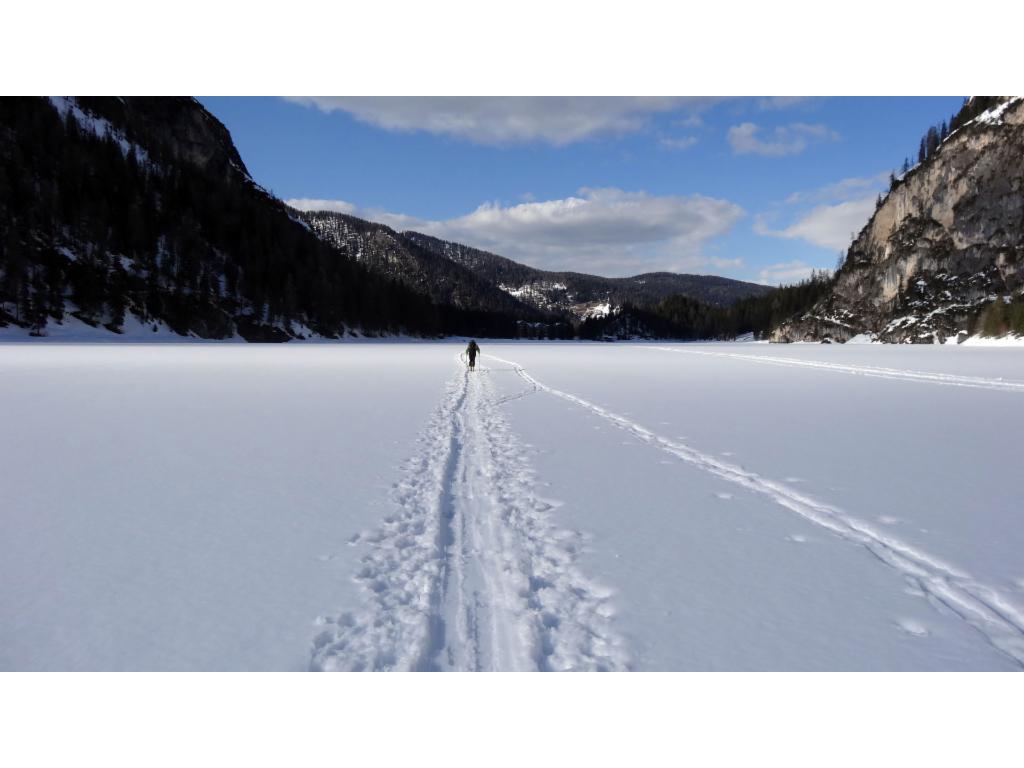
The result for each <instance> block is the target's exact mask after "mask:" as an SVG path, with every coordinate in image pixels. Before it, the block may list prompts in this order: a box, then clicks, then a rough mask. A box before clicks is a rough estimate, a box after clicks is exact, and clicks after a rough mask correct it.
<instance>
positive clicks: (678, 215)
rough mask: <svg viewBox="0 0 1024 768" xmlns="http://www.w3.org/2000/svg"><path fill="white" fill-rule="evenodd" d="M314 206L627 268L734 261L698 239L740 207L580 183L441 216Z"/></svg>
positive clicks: (513, 253)
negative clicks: (574, 189)
mask: <svg viewBox="0 0 1024 768" xmlns="http://www.w3.org/2000/svg"><path fill="white" fill-rule="evenodd" d="M287 202H288V204H289V205H293V206H295V207H298V208H303V209H304V210H313V209H315V208H316V207H317V206H313V207H310V205H309V203H310V202H311V201H309V200H289V201H287ZM312 202H317V203H321V202H324V201H312ZM319 207H321V208H325V209H327V210H343V211H344V212H345V213H352V214H353V215H356V216H361V217H363V218H368V219H371V220H373V221H378V222H380V223H383V224H387V225H388V226H392V227H395V228H396V229H414V230H416V231H419V232H423V233H425V234H428V235H434V236H435V237H440V238H444V239H446V240H453V241H456V242H460V243H465V244H466V245H471V246H474V247H477V248H481V249H484V250H488V251H491V252H493V253H498V254H500V255H502V256H507V257H509V258H512V259H516V260H517V261H522V262H524V263H526V264H529V265H531V266H535V267H540V268H544V269H555V270H577V271H583V272H596V273H598V274H605V275H629V274H636V273H638V272H651V271H658V270H672V271H716V270H723V269H734V268H736V267H738V266H741V265H742V261H741V260H738V259H721V258H715V257H711V256H707V255H705V254H704V253H703V247H704V245H705V244H706V243H708V241H710V240H712V239H714V238H715V237H718V236H720V235H723V234H725V233H726V232H728V231H729V230H731V229H732V227H733V226H734V225H735V223H736V222H737V221H738V220H739V219H740V218H741V217H742V216H743V215H744V212H743V209H742V208H740V207H739V206H738V205H736V204H734V203H731V202H729V201H727V200H720V199H716V198H711V197H704V196H702V195H688V196H674V195H666V196H656V195H650V194H648V193H646V192H626V191H623V190H621V189H614V188H607V189H591V188H586V187H585V188H583V189H580V190H579V192H578V193H577V195H574V196H572V197H567V198H563V199H559V200H545V201H539V202H524V203H519V204H516V205H503V204H502V203H498V202H492V203H484V204H483V205H481V206H479V207H478V208H477V209H476V210H474V211H472V212H470V213H468V214H465V215H464V216H458V217H456V218H452V219H446V220H442V221H431V220H425V219H416V218H414V217H410V216H405V215H402V214H394V213H389V212H386V211H378V210H372V209H369V210H367V209H359V208H356V207H354V206H351V204H349V203H346V202H344V201H335V202H334V203H333V205H329V206H319Z"/></svg>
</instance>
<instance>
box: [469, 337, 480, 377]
mask: <svg viewBox="0 0 1024 768" xmlns="http://www.w3.org/2000/svg"><path fill="white" fill-rule="evenodd" d="M479 354H480V347H479V346H477V343H476V341H471V342H469V346H468V347H466V357H468V358H469V370H471V371H472V370H473V369H474V367H476V356H477V355H479Z"/></svg>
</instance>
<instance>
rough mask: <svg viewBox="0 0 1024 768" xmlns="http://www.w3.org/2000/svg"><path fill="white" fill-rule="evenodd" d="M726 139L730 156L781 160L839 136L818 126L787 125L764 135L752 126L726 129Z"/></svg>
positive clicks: (743, 124) (744, 125)
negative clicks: (753, 156) (749, 155)
mask: <svg viewBox="0 0 1024 768" xmlns="http://www.w3.org/2000/svg"><path fill="white" fill-rule="evenodd" d="M728 139H729V146H730V147H732V151H733V154H736V155H748V154H755V155H767V156H769V157H781V156H783V155H798V154H800V153H801V152H803V151H804V150H805V149H807V147H809V146H810V145H811V144H817V143H820V142H824V141H837V140H838V139H839V134H838V133H836V132H835V131H833V130H831V129H830V128H828V127H827V126H825V125H821V124H820V123H819V124H809V123H791V124H789V125H780V126H778V127H776V128H773V129H771V130H770V131H766V132H762V130H761V127H760V126H758V125H757V124H756V123H741V124H740V125H734V126H732V127H731V128H730V129H729V133H728Z"/></svg>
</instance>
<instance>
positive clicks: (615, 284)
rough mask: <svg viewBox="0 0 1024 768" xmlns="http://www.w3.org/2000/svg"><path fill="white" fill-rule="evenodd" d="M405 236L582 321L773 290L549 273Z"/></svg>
mask: <svg viewBox="0 0 1024 768" xmlns="http://www.w3.org/2000/svg"><path fill="white" fill-rule="evenodd" d="M403 235H404V236H405V238H406V239H407V240H409V241H411V242H413V243H415V244H417V245H419V246H420V247H421V248H423V249H424V250H427V251H430V252H432V253H436V254H438V255H441V256H444V257H445V258H447V259H449V260H450V261H452V262H454V263H456V264H460V265H462V266H464V267H466V268H467V269H469V270H470V271H472V272H473V273H474V274H475V275H477V276H478V277H480V278H481V279H483V280H485V281H486V282H488V283H490V284H492V285H495V286H497V287H498V288H500V289H501V290H502V291H505V292H506V293H508V294H509V295H510V296H514V297H516V298H517V299H519V300H521V301H523V302H525V303H527V304H529V305H531V306H533V307H535V308H537V309H539V310H541V311H544V312H559V313H563V314H568V315H571V316H573V317H575V318H577V319H585V318H588V317H599V316H601V315H604V314H607V313H608V312H609V311H610V310H611V309H612V308H614V307H616V306H621V305H623V304H633V305H650V304H656V303H658V302H660V301H662V300H663V299H666V298H668V297H669V296H674V295H679V294H681V295H683V296H686V297H688V298H691V299H696V300H698V301H701V302H703V303H705V304H709V305H711V306H714V307H724V306H728V305H730V304H732V303H734V302H736V301H738V300H740V299H744V298H748V297H750V296H762V295H764V294H766V293H768V292H770V291H771V290H772V289H771V288H769V287H767V286H764V285H757V284H755V283H745V282H741V281H739V280H730V279H729V278H726V277H716V276H713V275H681V274H676V273H673V272H650V273H647V274H643V275H636V276H634V277H617V278H616V277H598V276H596V275H587V274H581V273H579V272H549V271H546V270H542V269H534V268H533V267H528V266H526V265H525V264H520V263H518V262H515V261H512V260H511V259H507V258H505V257H503V256H498V255H496V254H493V253H488V252H487V251H482V250H479V249H477V248H471V247H469V246H467V245H461V244H459V243H452V242H448V241H447V240H440V239H438V238H436V237H431V236H429V235H423V234H420V233H418V232H404V233H403Z"/></svg>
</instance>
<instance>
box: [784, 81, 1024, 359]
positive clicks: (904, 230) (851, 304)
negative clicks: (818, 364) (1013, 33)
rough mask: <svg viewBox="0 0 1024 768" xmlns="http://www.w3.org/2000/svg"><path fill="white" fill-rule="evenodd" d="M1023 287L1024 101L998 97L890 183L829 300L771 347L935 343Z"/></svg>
mask: <svg viewBox="0 0 1024 768" xmlns="http://www.w3.org/2000/svg"><path fill="white" fill-rule="evenodd" d="M1022 287H1024V99H1022V98H1021V97H1012V98H1011V97H1002V98H999V99H998V100H996V101H995V102H994V105H993V106H992V107H991V108H989V109H987V110H986V111H984V112H983V113H982V114H980V115H978V116H977V117H975V118H974V119H973V120H971V121H970V122H968V123H966V124H965V125H963V126H962V127H960V128H959V129H958V130H956V131H954V132H953V133H951V134H950V135H949V137H948V138H946V140H945V141H944V142H943V143H942V145H941V146H940V147H939V149H938V151H937V152H936V153H935V155H934V156H933V157H931V158H930V159H928V160H927V161H925V162H923V163H921V164H919V165H918V166H916V167H914V168H912V169H911V170H910V171H908V172H907V173H906V175H905V176H903V178H901V179H899V180H897V182H896V184H895V185H894V187H893V189H892V190H891V191H890V192H889V194H888V195H887V196H886V197H885V199H884V200H883V201H882V203H881V205H880V206H879V207H878V209H877V210H876V211H875V213H874V215H873V216H872V217H871V219H870V221H868V223H867V225H866V226H865V227H864V229H863V230H861V232H860V234H859V235H858V236H857V238H856V239H855V240H854V242H853V244H852V245H851V246H850V249H849V251H848V252H847V257H846V261H845V263H844V265H843V267H842V268H841V269H840V270H839V272H838V274H837V275H836V280H835V286H834V288H833V289H832V291H831V293H830V294H829V295H828V296H826V297H825V298H824V299H822V300H820V301H819V302H818V303H817V304H815V305H814V307H813V308H812V309H811V310H810V311H808V312H806V313H804V314H802V315H800V316H798V317H796V318H793V319H792V320H790V321H788V322H786V323H784V324H782V325H781V326H780V327H778V328H776V329H775V331H774V332H773V340H775V341H799V340H808V341H811V340H818V341H823V340H833V341H846V340H848V339H849V338H851V337H853V336H855V335H859V334H869V335H871V336H873V337H874V338H877V339H878V340H881V341H887V342H915V343H921V342H924V343H929V342H942V341H945V340H946V339H947V338H950V337H954V338H957V337H959V338H962V337H964V336H966V335H967V334H968V333H970V332H971V328H972V326H973V324H974V323H975V322H976V319H977V318H978V316H979V314H980V313H981V312H982V311H983V310H984V308H985V307H986V306H987V305H989V304H991V303H992V302H994V301H997V300H1001V301H1007V302H1009V301H1010V300H1011V299H1014V298H1019V297H1020V295H1021V293H1022Z"/></svg>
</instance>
